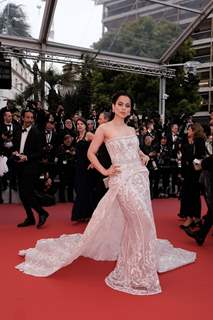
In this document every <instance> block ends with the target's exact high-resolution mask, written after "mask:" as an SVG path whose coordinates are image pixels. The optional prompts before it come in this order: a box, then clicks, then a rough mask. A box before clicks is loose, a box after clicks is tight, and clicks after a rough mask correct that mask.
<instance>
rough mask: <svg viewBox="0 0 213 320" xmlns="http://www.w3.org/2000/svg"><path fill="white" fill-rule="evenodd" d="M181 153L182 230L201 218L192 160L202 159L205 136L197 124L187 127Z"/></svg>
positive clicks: (196, 175) (198, 174)
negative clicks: (183, 218)
mask: <svg viewBox="0 0 213 320" xmlns="http://www.w3.org/2000/svg"><path fill="white" fill-rule="evenodd" d="M181 151H182V176H183V184H182V191H181V196H180V214H181V216H184V217H185V218H186V220H185V221H184V223H183V224H182V225H181V226H180V227H181V228H182V229H184V228H188V227H189V226H193V225H196V224H197V223H199V220H200V217H201V199H200V191H201V190H200V184H199V176H200V172H199V171H196V170H195V169H194V166H193V160H194V159H203V158H204V157H205V154H206V150H205V134H204V130H203V127H202V126H201V125H200V124H199V123H194V124H192V125H190V126H189V127H188V131H187V136H186V138H185V140H184V141H183V143H182V150H181Z"/></svg>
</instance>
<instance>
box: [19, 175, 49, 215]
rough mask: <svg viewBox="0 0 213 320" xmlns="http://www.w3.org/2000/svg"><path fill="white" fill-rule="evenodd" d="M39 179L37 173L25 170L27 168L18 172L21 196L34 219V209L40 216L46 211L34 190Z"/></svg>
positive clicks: (28, 213) (26, 209)
mask: <svg viewBox="0 0 213 320" xmlns="http://www.w3.org/2000/svg"><path fill="white" fill-rule="evenodd" d="M37 179H38V176H37V173H34V172H25V170H19V172H18V190H19V197H20V200H21V202H22V204H23V207H24V209H25V211H26V215H27V218H28V219H29V220H34V215H33V211H32V209H34V210H35V211H36V212H37V213H38V214H39V216H41V215H42V214H44V213H45V212H46V211H45V210H44V209H43V208H42V207H41V205H40V204H39V202H38V200H37V198H36V196H35V192H34V190H35V184H36V180H37Z"/></svg>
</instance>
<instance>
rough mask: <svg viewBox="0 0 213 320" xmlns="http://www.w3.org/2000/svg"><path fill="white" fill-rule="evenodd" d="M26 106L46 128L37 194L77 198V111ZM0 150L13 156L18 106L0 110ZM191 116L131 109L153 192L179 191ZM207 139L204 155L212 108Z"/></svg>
mask: <svg viewBox="0 0 213 320" xmlns="http://www.w3.org/2000/svg"><path fill="white" fill-rule="evenodd" d="M27 108H29V109H30V110H32V111H33V112H34V124H35V125H36V126H37V128H38V129H39V130H40V131H41V133H42V137H43V138H42V139H43V154H42V159H41V169H40V179H39V180H38V185H37V190H36V192H37V196H38V198H39V197H40V199H41V202H43V203H42V204H44V205H48V204H53V203H54V202H55V198H56V197H55V194H56V192H57V191H58V201H60V202H65V201H69V202H72V201H73V200H74V195H75V192H74V175H75V161H76V158H75V141H76V137H77V134H78V133H77V128H76V121H77V119H78V117H79V114H77V113H76V114H74V115H70V114H65V112H64V108H63V106H62V105H59V106H58V108H57V111H56V112H55V113H54V114H53V113H50V112H48V111H46V110H44V108H43V107H42V104H41V103H40V102H33V101H31V102H30V103H29V104H28V106H27ZM98 116H99V114H96V112H95V111H92V112H91V115H90V117H89V119H87V130H88V131H91V132H93V133H94V132H95V130H96V128H97V126H98ZM0 117H1V118H0V153H1V155H4V156H6V157H7V158H8V159H9V158H10V156H11V154H12V151H13V137H14V136H15V134H16V131H17V128H20V127H21V114H20V113H19V112H18V111H17V110H16V109H15V110H13V109H11V108H9V107H5V108H3V109H1V114H0ZM192 123H193V120H192V117H191V116H188V117H186V116H182V117H181V116H180V117H176V119H175V118H173V119H170V120H169V121H167V123H166V124H162V122H161V118H160V117H159V116H158V115H156V114H155V115H153V116H150V117H148V116H147V115H143V117H142V118H140V119H139V118H138V117H137V115H133V116H131V117H130V118H129V119H128V124H129V125H131V126H134V127H135V129H136V132H137V135H138V139H139V144H140V148H141V149H142V151H143V152H144V153H145V154H147V155H149V157H150V161H149V163H148V170H149V171H150V175H149V176H150V187H151V197H152V198H158V197H161V198H167V197H171V196H172V197H178V196H179V195H180V192H181V186H182V179H183V175H182V170H183V165H184V163H183V161H184V159H183V144H184V141H185V140H186V137H187V130H188V128H189V127H190V126H191V125H192ZM203 129H204V135H203V137H202V138H203V139H204V140H205V153H206V154H205V156H206V155H211V154H212V136H213V112H211V114H210V119H209V122H207V123H206V124H205V125H203ZM0 187H1V190H0V191H1V192H0V202H3V199H2V192H3V191H4V190H5V189H7V188H8V187H9V188H10V189H14V190H16V189H17V185H16V173H15V172H14V171H13V170H11V169H10V168H9V172H8V173H7V174H5V175H4V176H3V177H1V186H0Z"/></svg>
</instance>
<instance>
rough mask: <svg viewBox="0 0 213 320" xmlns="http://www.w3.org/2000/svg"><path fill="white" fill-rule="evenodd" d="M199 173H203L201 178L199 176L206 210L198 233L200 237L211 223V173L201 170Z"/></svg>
mask: <svg viewBox="0 0 213 320" xmlns="http://www.w3.org/2000/svg"><path fill="white" fill-rule="evenodd" d="M201 175H203V178H202V177H201V178H202V185H203V191H204V197H205V200H206V204H207V208H208V211H207V214H206V215H205V216H204V219H203V220H204V222H203V225H202V227H201V229H200V230H199V233H200V236H201V237H203V238H205V237H206V236H207V234H208V232H209V230H210V229H211V227H212V225H213V173H210V172H209V171H205V172H204V171H203V172H202V173H201Z"/></svg>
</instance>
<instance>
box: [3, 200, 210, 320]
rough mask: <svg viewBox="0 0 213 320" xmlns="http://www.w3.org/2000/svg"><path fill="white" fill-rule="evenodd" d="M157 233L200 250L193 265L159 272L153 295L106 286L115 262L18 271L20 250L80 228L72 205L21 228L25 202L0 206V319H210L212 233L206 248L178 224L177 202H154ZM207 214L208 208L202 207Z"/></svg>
mask: <svg viewBox="0 0 213 320" xmlns="http://www.w3.org/2000/svg"><path fill="white" fill-rule="evenodd" d="M153 207H154V214H155V220H156V224H157V230H158V236H159V237H160V238H168V239H169V240H171V241H172V243H173V244H174V245H175V246H177V247H181V248H185V249H189V250H194V251H196V252H197V254H198V258H197V261H196V262H195V263H194V264H191V265H188V266H185V267H182V268H180V269H177V270H174V271H171V272H168V273H165V274H161V275H160V282H161V286H162V290H163V292H162V293H161V294H159V295H155V296H132V295H128V294H125V293H120V292H117V291H114V290H112V289H110V288H108V287H107V286H106V285H105V283H104V278H105V276H106V275H107V274H108V273H109V272H110V271H111V270H112V268H113V265H114V263H111V262H96V261H92V260H90V259H86V258H80V259H78V260H77V261H75V262H74V263H73V264H72V265H70V266H68V267H66V268H64V269H62V270H60V271H58V272H57V273H55V274H54V275H52V276H51V277H49V278H35V277H31V276H27V275H24V274H22V273H21V272H19V271H18V270H16V269H14V266H15V265H16V264H18V263H19V262H21V261H22V260H23V259H22V258H21V257H19V256H18V255H17V253H18V250H19V249H24V248H28V247H30V246H33V245H34V243H35V241H36V240H37V239H40V238H47V237H56V236H59V235H61V234H63V233H75V232H79V231H82V230H83V229H84V225H75V226H72V225H71V223H70V205H69V204H58V205H56V206H54V207H51V208H48V211H49V213H50V217H49V219H48V221H47V223H46V225H45V226H44V228H43V229H41V230H37V229H36V228H35V227H28V228H25V229H18V228H17V227H16V224H17V223H18V222H21V221H22V220H23V219H24V213H23V209H22V207H21V205H1V206H0V228H1V232H0V243H1V264H0V283H1V297H0V305H1V308H0V319H2V320H19V319H20V320H38V319H41V320H44V319H45V320H46V319H47V320H49V319H51V320H59V319H60V320H66V319H78V320H79V319H85V318H87V319H93V320H96V319H98V320H104V319H124V320H125V319H147V320H152V319H157V318H159V319H163V320H167V319H168V320H171V319H172V320H180V319H183V320H185V319H187V320H191V319H193V320H198V319H199V320H200V319H208V318H209V319H211V318H212V289H213V277H212V262H213V250H212V249H213V237H212V236H211V235H209V237H208V238H207V240H206V242H205V244H204V246H203V247H198V246H197V245H196V244H195V242H194V241H193V239H190V238H188V237H187V236H185V234H184V233H183V231H181V230H180V229H179V227H178V225H179V224H180V221H178V220H177V216H176V214H177V212H178V207H179V205H178V201H177V200H176V199H168V200H154V201H153ZM203 210H204V212H205V208H204V209H203Z"/></svg>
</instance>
